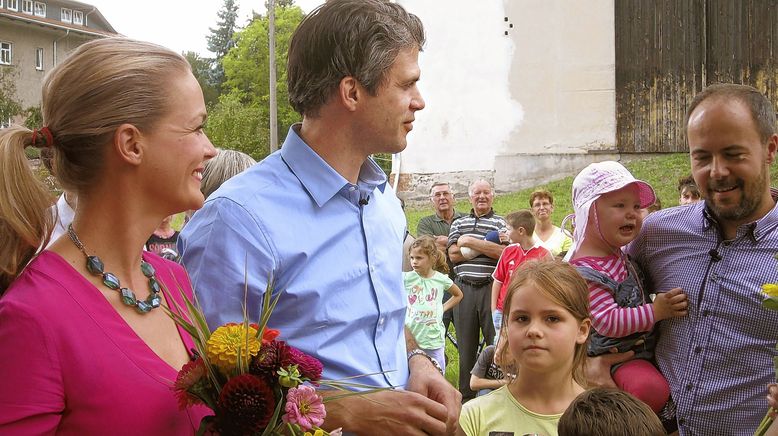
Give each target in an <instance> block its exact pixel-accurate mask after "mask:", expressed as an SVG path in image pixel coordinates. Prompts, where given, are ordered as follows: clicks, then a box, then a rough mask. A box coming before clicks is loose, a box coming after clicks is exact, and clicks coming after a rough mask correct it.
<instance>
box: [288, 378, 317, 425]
mask: <svg viewBox="0 0 778 436" xmlns="http://www.w3.org/2000/svg"><path fill="white" fill-rule="evenodd" d="M284 411H285V412H286V413H284V416H282V417H281V419H282V420H283V421H284V422H286V423H289V424H297V425H299V426H300V428H302V429H303V430H311V429H313V428H314V427H318V426H320V425H322V424H323V423H324V417H325V416H326V415H327V412H326V411H325V410H324V403H323V402H322V400H321V397H320V396H319V394H317V393H316V389H314V388H312V387H311V386H307V385H301V386H298V387H296V388H292V389H289V392H288V393H287V394H286V405H285V407H284Z"/></svg>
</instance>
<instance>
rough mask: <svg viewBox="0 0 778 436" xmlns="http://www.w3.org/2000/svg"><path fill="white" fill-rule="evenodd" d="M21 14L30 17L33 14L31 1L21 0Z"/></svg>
mask: <svg viewBox="0 0 778 436" xmlns="http://www.w3.org/2000/svg"><path fill="white" fill-rule="evenodd" d="M22 12H23V13H25V14H30V15H32V14H34V13H35V9H34V6H33V1H32V0H22Z"/></svg>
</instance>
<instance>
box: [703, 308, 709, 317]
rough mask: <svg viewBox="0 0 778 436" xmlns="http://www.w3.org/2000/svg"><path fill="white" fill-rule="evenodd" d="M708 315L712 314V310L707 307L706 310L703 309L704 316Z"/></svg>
mask: <svg viewBox="0 0 778 436" xmlns="http://www.w3.org/2000/svg"><path fill="white" fill-rule="evenodd" d="M708 315H710V311H709V310H707V309H705V310H703V311H702V316H708Z"/></svg>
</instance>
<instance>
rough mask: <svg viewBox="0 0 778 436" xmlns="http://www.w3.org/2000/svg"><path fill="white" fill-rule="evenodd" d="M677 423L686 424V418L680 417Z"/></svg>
mask: <svg viewBox="0 0 778 436" xmlns="http://www.w3.org/2000/svg"><path fill="white" fill-rule="evenodd" d="M678 424H680V425H684V424H686V420H685V419H683V418H681V419H679V420H678Z"/></svg>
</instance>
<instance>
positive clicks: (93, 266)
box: [86, 256, 105, 276]
mask: <svg viewBox="0 0 778 436" xmlns="http://www.w3.org/2000/svg"><path fill="white" fill-rule="evenodd" d="M86 269H88V270H89V272H90V273H92V274H94V275H96V276H99V275H102V274H103V271H104V269H105V265H103V261H102V260H100V258H99V257H97V256H87V258H86Z"/></svg>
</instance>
